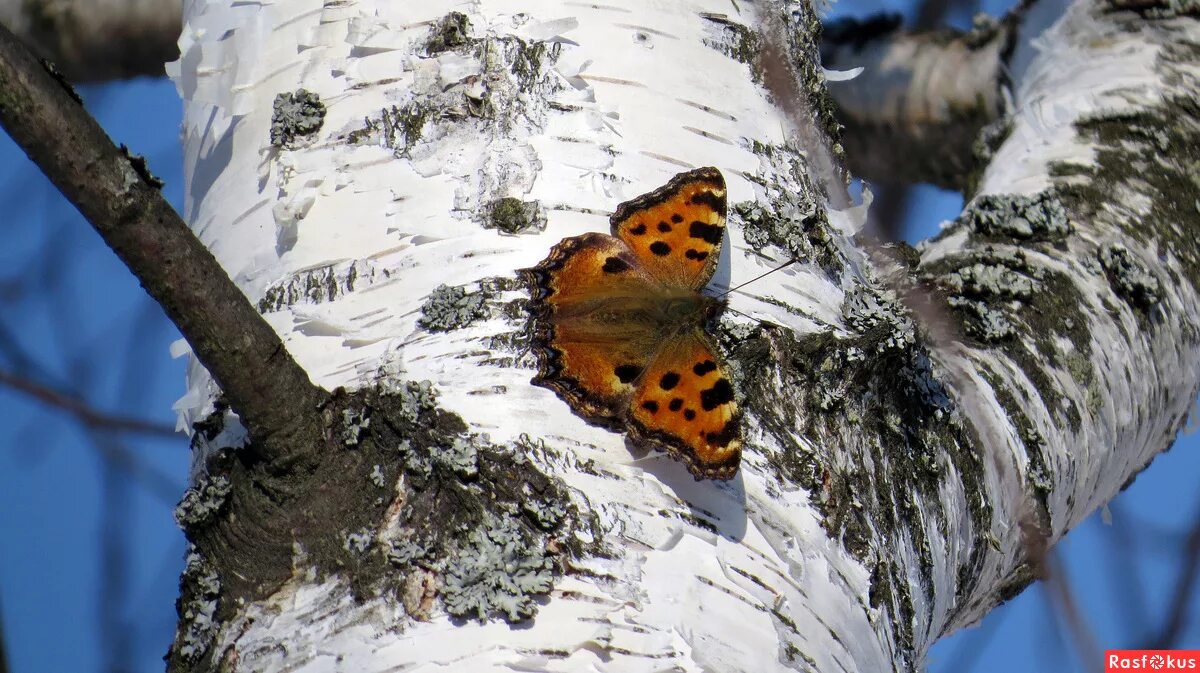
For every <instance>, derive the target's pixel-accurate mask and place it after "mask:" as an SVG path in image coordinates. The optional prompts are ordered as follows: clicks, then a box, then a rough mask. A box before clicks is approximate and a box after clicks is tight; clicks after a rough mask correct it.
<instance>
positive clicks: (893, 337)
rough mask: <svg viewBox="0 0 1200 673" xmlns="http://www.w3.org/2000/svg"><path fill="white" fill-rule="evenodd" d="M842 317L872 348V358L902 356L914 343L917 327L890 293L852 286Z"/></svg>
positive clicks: (843, 305)
mask: <svg viewBox="0 0 1200 673" xmlns="http://www.w3.org/2000/svg"><path fill="white" fill-rule="evenodd" d="M842 316H843V317H844V318H845V319H846V324H847V325H849V326H850V327H851V328H852V329H854V330H856V331H857V332H858V333H859V334H862V335H863V336H864V337H865V340H864V343H870V344H873V346H874V353H875V354H879V355H883V354H887V353H894V352H905V351H908V350H910V349H912V348H913V347H914V346H915V345H916V343H917V328H916V325H914V324H913V321H912V319H911V317H910V316H909V312H908V309H907V308H905V307H904V306H903V305H902V304H901V303H900V302H899V301H898V300H897V299H896V296H895V294H894V293H893V292H891V291H880V290H878V289H876V288H873V287H868V286H866V285H862V284H856V285H854V286H853V287H851V288H850V290H849V291H848V292H846V296H845V299H844V300H843V302H842Z"/></svg>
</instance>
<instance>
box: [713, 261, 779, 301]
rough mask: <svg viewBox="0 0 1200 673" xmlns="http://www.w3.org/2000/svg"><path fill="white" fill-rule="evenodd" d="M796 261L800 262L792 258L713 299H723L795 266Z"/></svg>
mask: <svg viewBox="0 0 1200 673" xmlns="http://www.w3.org/2000/svg"><path fill="white" fill-rule="evenodd" d="M798 261H800V260H799V259H796V258H794V257H793V258H792V259H790V260H788V261H787V262H785V263H784V264H781V265H779V266H777V267H775V268H774V269H771V270H770V271H767V272H766V273H763V274H759V275H757V276H755V277H754V278H751V279H750V280H748V281H746V282H744V283H742V284H740V285H738V286H737V287H731V288H729V289H728V290H725V291H724V292H722V293H721V294H719V295H717V296H716V297H715V298H716V299H720V298H721V297H724V296H725V295H727V294H729V293H730V292H735V291H737V290H740V289H742V288H743V287H746V286H747V285H749V284H750V283H753V282H754V281H756V280H761V279H763V278H766V277H767V276H769V275H771V274H773V273H775V272H776V271H779V270H780V269H786V268H787V267H789V266H791V265H793V264H795V263H796V262H798Z"/></svg>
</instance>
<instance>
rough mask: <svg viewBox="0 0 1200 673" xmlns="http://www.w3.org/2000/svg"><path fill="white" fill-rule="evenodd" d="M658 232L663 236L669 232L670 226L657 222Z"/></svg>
mask: <svg viewBox="0 0 1200 673" xmlns="http://www.w3.org/2000/svg"><path fill="white" fill-rule="evenodd" d="M658 230H659V231H661V232H662V233H664V234H665V233H667V232H669V231H671V225H669V224H667V223H666V222H659V223H658Z"/></svg>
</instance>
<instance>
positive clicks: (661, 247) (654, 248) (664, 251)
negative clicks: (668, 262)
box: [650, 241, 671, 257]
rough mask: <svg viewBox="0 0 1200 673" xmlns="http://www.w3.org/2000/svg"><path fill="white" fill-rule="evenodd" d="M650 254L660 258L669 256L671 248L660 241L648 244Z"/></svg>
mask: <svg viewBox="0 0 1200 673" xmlns="http://www.w3.org/2000/svg"><path fill="white" fill-rule="evenodd" d="M650 252H652V253H654V254H656V255H658V256H659V257H662V256H664V255H669V254H671V246H669V245H667V244H666V243H663V242H662V241H655V242H653V243H651V244H650Z"/></svg>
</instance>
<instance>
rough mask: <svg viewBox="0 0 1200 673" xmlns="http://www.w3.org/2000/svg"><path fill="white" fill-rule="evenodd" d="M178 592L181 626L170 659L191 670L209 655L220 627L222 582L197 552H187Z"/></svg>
mask: <svg viewBox="0 0 1200 673" xmlns="http://www.w3.org/2000/svg"><path fill="white" fill-rule="evenodd" d="M179 589H180V595H179V601H178V603H177V607H178V610H179V624H178V625H177V626H176V630H175V642H174V643H172V644H171V650H170V652H169V653H168V654H167V656H168V657H169V658H170V659H173V660H178V661H181V662H183V663H184V664H186V665H187V666H191V665H193V664H196V663H197V662H199V661H200V659H201V658H202V657H204V656H205V655H206V654H208V650H209V648H210V647H211V646H212V642H213V639H214V638H215V637H216V635H217V630H218V628H219V627H220V623H219V622H218V620H217V607H218V604H219V601H220V596H221V580H220V577H219V576H218V575H217V572H216V570H215V569H214V568H213V567H212V565H211V564H209V563H208V562H207V561H205V560H204V558H203V557H202V556H201V555H200V554H199V553H198V552H196V551H195V549H189V551H188V555H187V559H186V561H185V562H184V568H183V575H182V576H181V577H180V580H179Z"/></svg>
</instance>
